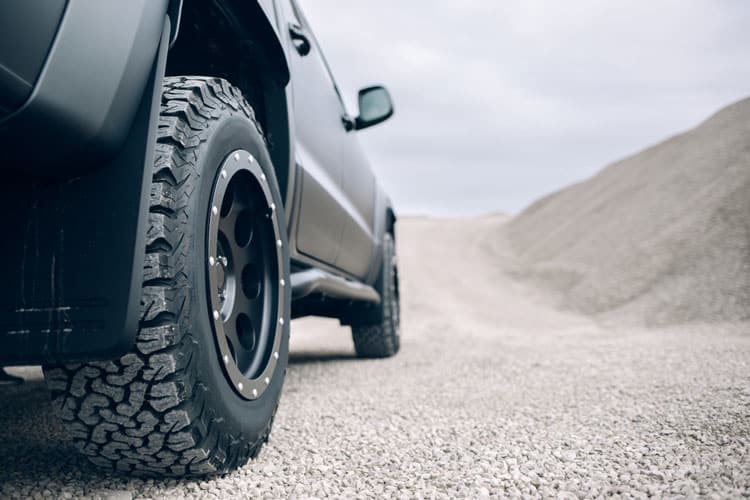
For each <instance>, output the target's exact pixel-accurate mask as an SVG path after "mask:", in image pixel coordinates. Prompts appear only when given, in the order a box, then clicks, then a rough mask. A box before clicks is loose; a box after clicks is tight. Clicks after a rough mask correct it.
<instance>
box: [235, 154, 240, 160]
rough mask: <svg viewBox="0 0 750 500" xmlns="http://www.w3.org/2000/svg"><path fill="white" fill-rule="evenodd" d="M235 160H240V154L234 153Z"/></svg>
mask: <svg viewBox="0 0 750 500" xmlns="http://www.w3.org/2000/svg"><path fill="white" fill-rule="evenodd" d="M234 161H240V154H239V153H234Z"/></svg>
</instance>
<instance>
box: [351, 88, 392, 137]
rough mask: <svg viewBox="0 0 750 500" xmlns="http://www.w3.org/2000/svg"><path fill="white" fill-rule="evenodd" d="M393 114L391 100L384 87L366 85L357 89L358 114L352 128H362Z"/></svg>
mask: <svg viewBox="0 0 750 500" xmlns="http://www.w3.org/2000/svg"><path fill="white" fill-rule="evenodd" d="M391 116H393V101H392V100H391V94H389V93H388V90H387V89H386V88H385V87H381V86H376V87H368V88H366V89H362V90H360V91H359V116H358V117H357V118H356V120H355V121H354V129H355V130H362V129H364V128H367V127H372V126H373V125H377V124H378V123H383V122H384V121H386V120H387V119H388V118H390V117H391Z"/></svg>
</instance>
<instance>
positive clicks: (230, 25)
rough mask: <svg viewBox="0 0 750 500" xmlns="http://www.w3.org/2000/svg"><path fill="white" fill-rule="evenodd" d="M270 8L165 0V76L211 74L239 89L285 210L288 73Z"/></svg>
mask: <svg viewBox="0 0 750 500" xmlns="http://www.w3.org/2000/svg"><path fill="white" fill-rule="evenodd" d="M273 9H274V7H273V3H272V2H268V1H264V2H258V1H250V2H248V1H241V0H199V1H189V2H184V1H183V0H171V1H170V4H169V8H168V12H169V15H170V18H171V19H172V22H173V24H174V25H175V28H173V30H172V33H171V49H170V51H169V55H168V59H167V69H166V75H167V76H178V75H201V76H217V77H221V78H224V79H226V80H228V81H229V82H231V83H232V84H233V85H235V86H237V87H238V88H239V89H240V90H242V92H243V94H244V95H245V97H246V99H247V100H248V102H249V103H250V105H251V106H252V107H253V109H254V110H255V112H256V116H257V118H258V121H259V122H260V124H261V127H262V128H263V131H264V133H265V136H266V141H267V143H268V149H269V152H270V154H271V159H272V161H273V163H274V169H275V171H276V178H277V179H278V182H279V188H280V190H281V193H282V196H283V198H284V204H285V207H286V208H287V209H288V200H289V199H290V197H291V193H292V192H293V184H294V168H293V162H292V161H291V159H292V146H291V144H292V139H293V137H292V134H291V133H290V119H289V117H290V110H289V107H290V105H289V103H288V98H287V92H286V87H287V84H288V83H289V78H290V75H289V66H288V64H287V59H286V54H285V52H284V48H283V46H282V44H281V41H280V40H279V36H278V34H277V31H276V28H275V24H274V23H275V21H274V16H275V12H274V11H273Z"/></svg>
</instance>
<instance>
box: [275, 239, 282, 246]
mask: <svg viewBox="0 0 750 500" xmlns="http://www.w3.org/2000/svg"><path fill="white" fill-rule="evenodd" d="M282 244H283V243H281V240H276V246H277V247H279V248H281V245H282Z"/></svg>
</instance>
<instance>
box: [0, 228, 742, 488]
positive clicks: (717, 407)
mask: <svg viewBox="0 0 750 500" xmlns="http://www.w3.org/2000/svg"><path fill="white" fill-rule="evenodd" d="M504 221H505V218H504V217H502V216H497V217H488V218H483V219H471V220H469V219H466V220H450V221H439V220H430V219H420V218H416V219H407V220H404V221H402V222H401V226H400V232H399V252H400V259H401V260H400V262H401V267H402V290H403V291H402V296H403V306H404V313H403V321H404V323H403V344H402V352H401V353H400V354H399V355H398V356H397V357H396V358H394V359H391V360H385V361H358V360H355V359H354V358H353V349H352V347H351V341H350V338H349V334H348V332H347V331H346V330H345V329H343V328H341V327H339V326H338V325H337V324H336V323H335V322H330V321H323V320H304V321H299V322H295V323H294V324H293V334H292V361H291V366H290V370H289V373H288V379H287V383H286V386H285V389H284V395H283V397H282V405H281V408H280V410H279V415H278V418H277V421H276V424H275V427H274V432H273V434H272V437H271V442H270V443H269V445H268V446H267V448H266V449H265V450H264V452H263V453H262V454H261V457H260V459H259V461H257V462H255V463H253V464H250V465H248V466H247V467H246V468H244V469H243V470H241V471H239V472H238V473H235V474H232V475H229V476H227V477H225V478H220V479H215V480H211V481H205V482H183V483H178V482H175V481H164V482H160V481H143V480H128V479H126V478H121V477H116V476H108V475H104V474H101V473H100V472H98V471H97V470H95V469H94V468H92V467H91V466H89V465H87V463H86V462H85V461H84V460H83V459H81V458H79V457H78V456H77V454H76V453H75V452H74V450H73V449H72V448H71V447H70V446H69V445H68V443H67V441H66V440H65V438H64V436H63V435H62V433H61V430H60V428H59V426H58V425H57V423H56V421H55V420H54V418H53V417H52V415H51V409H50V408H49V403H48V395H47V393H46V391H45V389H44V387H43V385H42V384H41V382H40V380H39V374H38V371H36V370H33V369H24V370H23V373H25V374H27V375H29V376H30V377H31V378H32V380H31V381H30V382H28V383H27V384H26V385H25V386H23V387H21V388H18V389H0V400H1V401H2V403H1V404H0V484H2V486H0V496H11V497H12V496H15V495H20V496H28V495H34V494H37V495H41V494H43V493H44V492H45V490H47V491H49V492H50V494H52V496H54V497H57V496H61V494H69V495H71V496H80V495H92V496H102V497H106V496H107V495H110V494H116V495H120V496H119V497H118V498H129V497H130V496H131V494H132V496H134V497H136V498H137V497H140V496H144V497H163V496H167V497H181V496H194V497H200V498H204V497H207V496H209V497H210V496H211V495H214V496H224V495H226V496H229V495H232V496H233V497H235V498H236V497H257V496H283V497H286V496H301V497H309V496H317V497H320V496H326V495H334V496H345V497H351V496H355V495H362V496H377V497H382V496H383V495H384V494H385V495H402V496H408V497H411V496H414V495H418V496H426V497H433V496H438V497H442V496H450V497H455V496H467V497H476V496H481V495H485V494H491V495H500V496H513V495H523V496H529V495H544V496H565V494H566V493H569V494H572V495H576V496H586V495H595V496H598V495H601V494H606V493H626V494H633V495H647V494H656V495H685V494H687V495H690V494H702V495H707V494H712V493H713V494H716V495H718V496H720V497H725V496H739V495H740V494H741V493H743V492H744V493H745V494H747V492H748V491H749V490H750V365H749V361H748V360H750V333H748V332H749V331H748V328H747V325H742V324H735V325H719V326H717V325H714V326H708V325H707V326H704V327H700V326H692V327H690V328H680V327H672V328H670V329H662V330H645V329H634V328H631V329H624V328H613V327H604V326H602V325H599V324H597V323H595V322H594V321H592V320H591V319H589V318H587V317H583V316H577V315H573V314H569V313H564V312H559V311H556V310H554V309H552V308H551V307H549V306H546V305H544V302H543V298H542V297H541V296H538V294H537V293H536V292H534V291H532V290H530V289H527V288H526V287H525V286H524V285H521V284H518V283H516V282H513V281H512V280H510V279H509V278H507V276H506V274H505V271H506V270H507V269H512V268H513V266H514V262H513V257H512V256H511V255H510V254H509V252H508V251H507V247H506V246H505V244H504V240H503V238H502V225H503V224H504Z"/></svg>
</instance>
